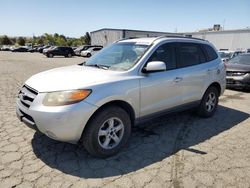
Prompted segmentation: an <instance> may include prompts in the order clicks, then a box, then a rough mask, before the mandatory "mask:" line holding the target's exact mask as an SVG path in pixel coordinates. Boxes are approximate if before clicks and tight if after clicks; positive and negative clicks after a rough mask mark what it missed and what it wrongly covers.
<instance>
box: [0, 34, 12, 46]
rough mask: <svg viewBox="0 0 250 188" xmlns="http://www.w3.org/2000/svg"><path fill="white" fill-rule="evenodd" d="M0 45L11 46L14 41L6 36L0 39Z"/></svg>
mask: <svg viewBox="0 0 250 188" xmlns="http://www.w3.org/2000/svg"><path fill="white" fill-rule="evenodd" d="M0 44H2V45H11V44H12V41H11V40H10V39H9V37H7V36H6V35H4V36H3V37H1V38H0Z"/></svg>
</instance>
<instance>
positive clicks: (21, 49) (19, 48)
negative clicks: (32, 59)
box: [12, 46, 28, 52]
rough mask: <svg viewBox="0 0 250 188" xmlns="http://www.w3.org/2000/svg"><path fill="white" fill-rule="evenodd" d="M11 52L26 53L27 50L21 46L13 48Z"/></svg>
mask: <svg viewBox="0 0 250 188" xmlns="http://www.w3.org/2000/svg"><path fill="white" fill-rule="evenodd" d="M12 52H28V48H27V47H26V46H21V47H17V48H14V49H13V50H12Z"/></svg>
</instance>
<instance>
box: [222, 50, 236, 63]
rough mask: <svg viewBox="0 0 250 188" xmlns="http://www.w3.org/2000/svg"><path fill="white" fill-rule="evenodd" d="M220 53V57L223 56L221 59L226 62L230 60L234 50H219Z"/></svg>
mask: <svg viewBox="0 0 250 188" xmlns="http://www.w3.org/2000/svg"><path fill="white" fill-rule="evenodd" d="M218 53H219V55H220V57H221V60H222V61H223V62H224V63H226V62H227V61H229V60H230V59H231V57H232V54H233V52H232V51H226V50H225V51H224V50H223V51H219V52H218Z"/></svg>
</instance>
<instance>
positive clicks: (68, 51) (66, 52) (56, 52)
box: [44, 46, 74, 57]
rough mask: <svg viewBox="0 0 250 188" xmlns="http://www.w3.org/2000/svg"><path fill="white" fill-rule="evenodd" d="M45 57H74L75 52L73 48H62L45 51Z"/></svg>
mask: <svg viewBox="0 0 250 188" xmlns="http://www.w3.org/2000/svg"><path fill="white" fill-rule="evenodd" d="M44 55H46V56H47V57H54V56H65V57H72V56H73V55H74V51H73V50H72V48H71V47H64V46H60V47H55V48H51V49H49V50H48V51H45V52H44Z"/></svg>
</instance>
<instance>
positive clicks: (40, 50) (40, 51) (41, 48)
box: [37, 45, 50, 53]
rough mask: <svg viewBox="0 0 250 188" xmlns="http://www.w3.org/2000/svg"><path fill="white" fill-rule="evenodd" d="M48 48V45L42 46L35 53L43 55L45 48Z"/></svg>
mask: <svg viewBox="0 0 250 188" xmlns="http://www.w3.org/2000/svg"><path fill="white" fill-rule="evenodd" d="M49 47H50V46H49V45H46V46H42V47H40V48H38V49H37V51H38V52H39V53H43V50H44V49H46V48H49Z"/></svg>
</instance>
